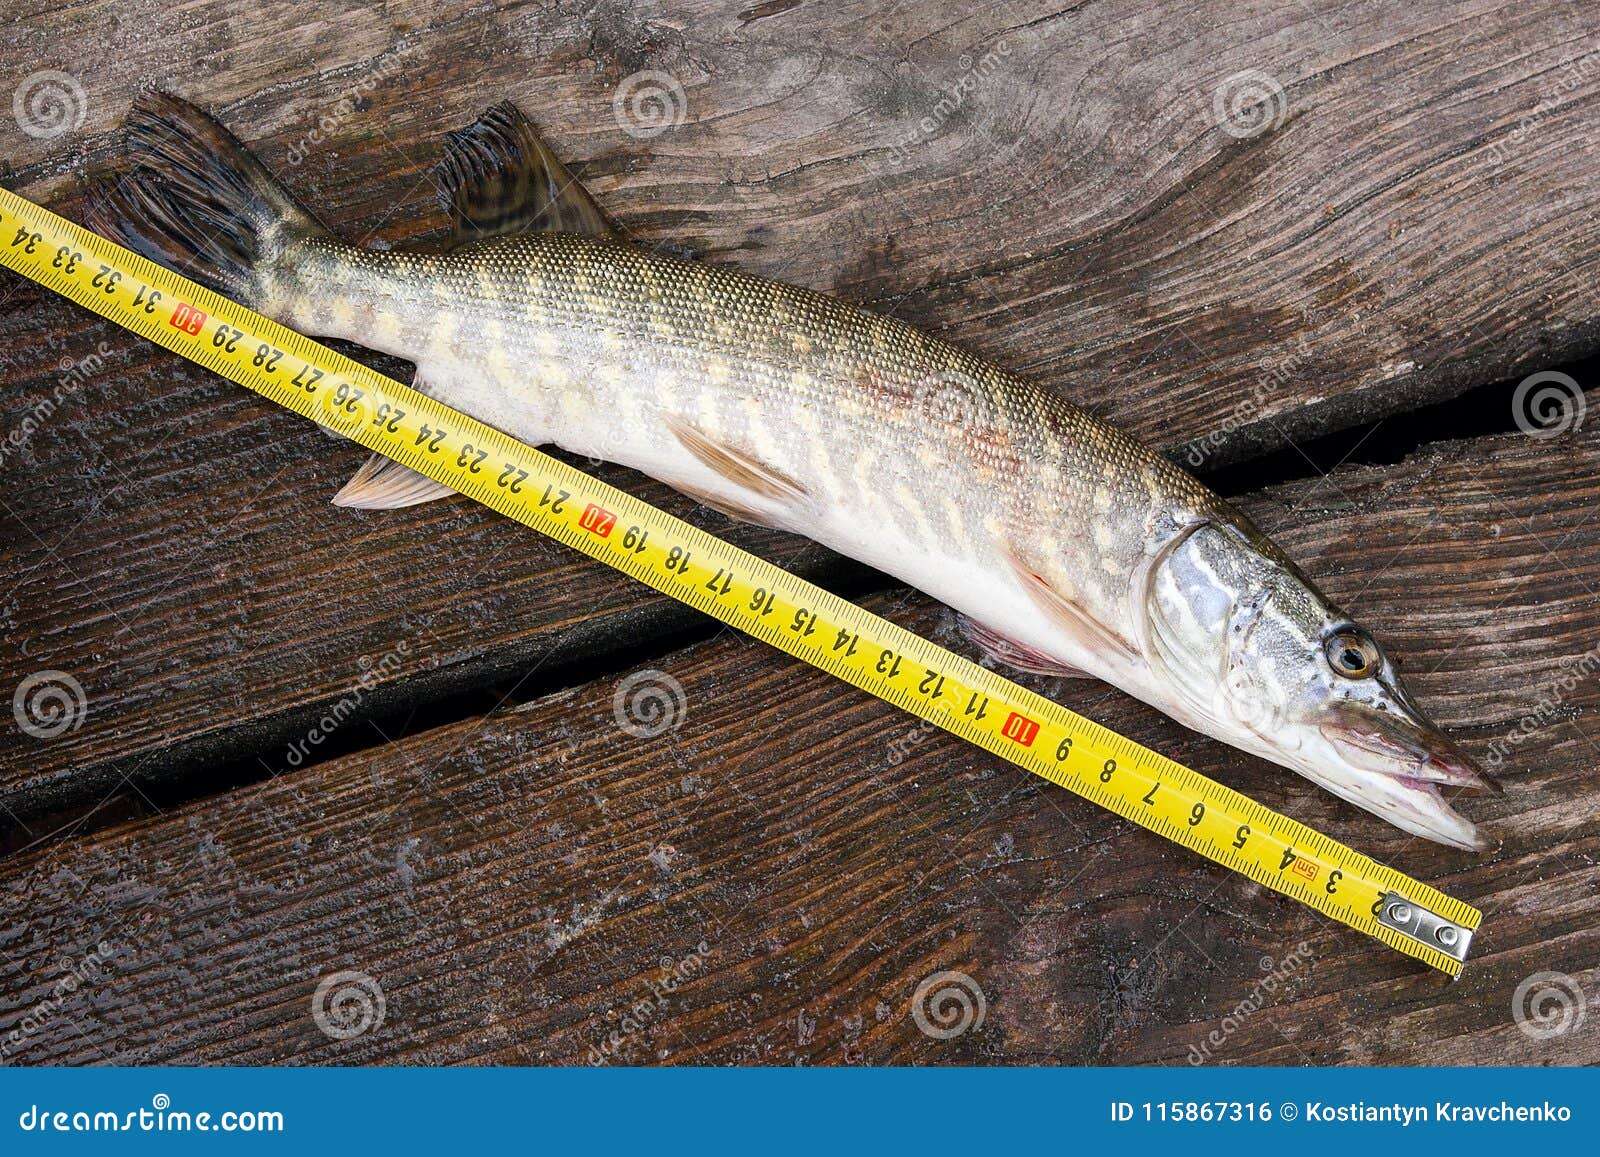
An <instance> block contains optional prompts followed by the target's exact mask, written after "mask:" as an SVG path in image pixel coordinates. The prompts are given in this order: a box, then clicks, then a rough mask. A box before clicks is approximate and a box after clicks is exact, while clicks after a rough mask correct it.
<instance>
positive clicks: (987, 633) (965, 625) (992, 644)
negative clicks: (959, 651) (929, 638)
mask: <svg viewBox="0 0 1600 1157" xmlns="http://www.w3.org/2000/svg"><path fill="white" fill-rule="evenodd" d="M956 621H957V623H958V625H959V626H960V628H961V636H962V638H964V639H966V640H967V642H969V643H971V644H972V645H973V646H975V647H977V648H978V650H980V651H982V652H983V653H984V654H985V655H987V656H988V657H989V658H991V659H993V660H994V661H995V662H996V663H1002V664H1004V665H1005V666H1007V667H1011V668H1013V669H1015V670H1018V671H1028V672H1031V673H1032V674H1035V675H1054V676H1056V677H1058V678H1062V679H1093V678H1095V676H1093V675H1091V674H1089V672H1087V671H1082V670H1079V669H1078V668H1077V667H1074V666H1071V665H1070V664H1067V663H1063V662H1061V660H1059V659H1056V658H1053V657H1052V656H1050V655H1046V654H1045V653H1044V652H1043V651H1036V650H1034V649H1033V648H1032V647H1030V646H1028V644H1026V643H1019V642H1017V640H1015V639H1012V638H1008V637H1007V636H1005V635H1002V634H1001V633H1000V632H999V631H996V630H994V629H992V628H990V627H986V626H984V625H983V624H982V623H980V622H978V620H976V619H973V618H969V617H967V616H966V615H959V616H957V620H956Z"/></svg>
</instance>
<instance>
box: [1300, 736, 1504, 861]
mask: <svg viewBox="0 0 1600 1157" xmlns="http://www.w3.org/2000/svg"><path fill="white" fill-rule="evenodd" d="M1290 766H1292V767H1293V770H1295V771H1297V772H1299V773H1300V774H1301V775H1303V776H1305V777H1306V778H1307V779H1309V780H1311V781H1312V782H1313V783H1315V784H1317V785H1318V786H1319V787H1322V788H1323V789H1325V790H1327V791H1329V792H1332V793H1333V794H1334V795H1336V796H1338V797H1339V798H1340V799H1343V800H1347V801H1349V802H1350V803H1353V804H1355V805H1356V806H1357V807H1360V808H1365V809H1366V810H1367V811H1370V812H1373V813H1374V814H1376V815H1379V816H1381V817H1382V818H1383V819H1385V820H1387V821H1388V822H1389V823H1391V824H1393V825H1394V826H1395V827H1397V828H1399V829H1401V830H1402V831H1406V832H1410V833H1411V834H1412V835H1415V836H1421V837H1423V838H1424V839H1428V840H1433V841H1434V842H1436V843H1440V844H1445V845H1447V846H1449V847H1452V848H1460V849H1461V850H1463V851H1469V852H1482V851H1488V850H1489V849H1490V848H1492V847H1494V841H1493V840H1492V839H1490V838H1489V837H1488V836H1487V835H1485V834H1484V833H1483V832H1482V831H1481V830H1479V828H1478V827H1477V825H1476V824H1474V823H1473V822H1472V821H1471V820H1469V819H1467V818H1466V817H1465V816H1463V815H1461V813H1460V812H1458V811H1456V810H1455V808H1454V807H1452V806H1451V799H1452V798H1453V797H1454V795H1457V794H1461V793H1463V792H1471V791H1474V790H1481V789H1482V788H1481V787H1480V785H1479V784H1475V783H1471V782H1466V778H1467V777H1466V774H1465V772H1466V770H1467V769H1465V768H1462V769H1458V770H1456V771H1455V772H1454V775H1455V778H1456V780H1458V781H1460V782H1452V781H1451V780H1447V779H1445V778H1443V777H1442V776H1436V777H1435V778H1425V777H1424V776H1425V774H1430V773H1436V772H1438V771H1439V770H1440V769H1439V768H1437V767H1433V768H1426V767H1422V766H1419V765H1416V764H1409V763H1403V762H1400V761H1395V762H1394V763H1393V764H1392V765H1390V766H1389V767H1388V768H1387V769H1386V770H1385V769H1380V768H1379V767H1377V766H1376V765H1375V764H1374V763H1373V762H1372V761H1369V760H1363V761H1362V762H1361V763H1357V762H1355V761H1353V760H1352V759H1350V758H1349V746H1348V745H1347V744H1345V743H1343V742H1341V741H1338V740H1330V739H1328V738H1327V737H1325V736H1322V735H1318V736H1316V737H1315V738H1314V739H1313V740H1312V741H1311V742H1308V743H1307V744H1306V745H1305V747H1304V748H1303V749H1302V750H1301V751H1300V752H1297V753H1296V758H1295V760H1294V762H1293V763H1292V764H1291V765H1290ZM1479 778H1480V779H1481V780H1482V781H1483V785H1482V786H1487V785H1489V784H1493V781H1492V780H1488V778H1487V777H1485V776H1481V774H1480V776H1479ZM1496 788H1498V785H1497V784H1496V785H1494V786H1493V787H1490V788H1489V790H1495V789H1496ZM1447 790H1449V791H1451V793H1452V794H1451V796H1450V797H1447V796H1446V794H1445V793H1446V791H1447Z"/></svg>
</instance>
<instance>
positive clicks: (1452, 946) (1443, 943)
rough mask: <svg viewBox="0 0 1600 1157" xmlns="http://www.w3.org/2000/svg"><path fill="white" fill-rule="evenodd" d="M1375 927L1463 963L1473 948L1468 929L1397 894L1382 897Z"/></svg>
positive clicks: (1470, 932) (1469, 929) (1388, 893)
mask: <svg viewBox="0 0 1600 1157" xmlns="http://www.w3.org/2000/svg"><path fill="white" fill-rule="evenodd" d="M1378 923H1379V924H1382V925H1383V926H1384V927H1385V928H1393V929H1394V930H1395V931H1396V932H1400V933H1402V934H1404V935H1406V936H1409V937H1411V939H1413V940H1415V941H1416V942H1417V943H1418V944H1425V945H1427V946H1428V947H1429V948H1433V949H1436V950H1438V951H1440V952H1443V953H1444V954H1445V955H1446V956H1448V957H1450V958H1451V959H1452V960H1459V961H1462V962H1463V963H1464V962H1465V961H1466V959H1467V951H1468V950H1469V949H1470V948H1471V947H1472V929H1471V928H1463V927H1461V925H1459V924H1452V923H1450V921H1448V920H1446V919H1445V918H1444V917H1443V916H1440V915H1439V914H1438V913H1437V912H1430V911H1429V910H1428V909H1426V908H1424V907H1423V906H1422V905H1421V904H1418V903H1416V902H1415V901H1412V900H1408V899H1406V898H1405V897H1404V896H1402V895H1401V894H1400V893H1399V892H1385V893H1384V894H1383V900H1382V902H1381V905H1380V907H1379V908H1378Z"/></svg>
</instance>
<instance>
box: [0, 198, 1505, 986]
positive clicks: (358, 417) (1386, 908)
mask: <svg viewBox="0 0 1600 1157" xmlns="http://www.w3.org/2000/svg"><path fill="white" fill-rule="evenodd" d="M0 262H3V263H4V264H5V265H7V266H9V267H10V268H12V269H14V270H16V271H17V272H18V273H21V274H22V275H23V276H25V277H29V278H32V279H33V280H34V281H37V282H38V283H39V284H41V285H43V286H45V287H46V288H49V289H53V290H55V291H56V292H57V293H60V294H63V295H65V296H66V297H70V298H71V299H72V300H73V301H76V302H77V303H78V304H80V305H83V306H85V307H87V308H88V309H91V310H93V311H94V312H95V313H98V314H101V315H102V316H104V317H107V318H110V319H111V320H112V321H114V322H116V323H117V324H118V325H121V326H124V327H126V328H128V329H130V330H132V331H133V332H134V333H137V334H139V335H141V336H143V337H146V338H149V339H150V340H151V341H153V342H156V343H157V344H158V345H163V346H165V347H167V348H168V349H170V350H172V351H173V352H175V353H177V354H180V355H181V356H183V357H186V358H188V359H190V360H191V361H194V362H198V363H199V364H200V365H203V366H205V367H207V368H208V369H212V370H215V371H216V372H217V373H219V374H221V375H223V376H224V377H227V378H231V379H233V380H234V381H235V382H238V383H239V384H240V385H243V386H248V387H249V388H250V389H252V390H254V391H256V392H257V393H259V394H262V395H264V396H265V397H267V398H269V399H271V400H272V401H274V402H277V403H278V404H279V405H280V406H284V407H287V408H288V409H290V410H293V411H294V412H295V413H297V414H300V415H302V416H303V417H307V418H310V419H311V420H312V421H314V422H317V423H319V424H321V425H323V426H326V427H328V428H329V429H331V430H335V431H337V432H338V433H341V434H344V435H345V436H346V437H349V438H352V439H354V440H355V441H357V442H360V443H361V444H362V445H363V446H366V447H368V448H369V449H372V450H376V451H378V452H379V453H381V454H385V455H387V456H388V457H390V458H394V459H396V460H398V461H400V462H402V463H404V464H405V465H407V466H409V467H411V468H412V469H413V470H416V471H419V472H420V473H422V474H426V475H427V476H428V477H430V478H433V479H435V480H437V481H439V482H443V483H445V484H447V485H449V486H451V487H454V488H455V489H456V490H459V491H460V492H461V493H463V494H466V495H468V496H469V497H472V498H475V499H477V500H478V501H479V502H482V503H484V504H485V505H487V506H491V507H493V508H494V509H495V510H498V511H499V512H500V513H501V514H504V515H506V516H507V517H508V518H513V519H515V520H516V521H518V522H520V523H523V524H524V525H526V526H531V527H532V528H533V529H535V530H538V531H542V532H543V533H545V534H548V535H550V536H552V537H554V538H557V539H560V540H561V541H562V542H564V543H566V544H567V545H568V546H570V547H573V548H574V549H576V550H580V551H582V552H583V553H584V554H587V555H589V556H590V557H591V558H595V559H598V560H599V561H601V562H603V563H606V564H607V565H608V566H613V567H615V568H617V569H618V570H620V571H622V572H624V573H625V574H629V575H632V576H633V577H634V578H636V579H638V580H639V581H640V582H643V583H647V584H649V585H650V586H652V587H654V588H655V589H656V590H658V591H661V592H662V593H663V594H666V595H670V596H671V597H672V598H675V599H677V600H679V601H680V602H684V603H687V604H688V605H689V606H692V607H694V608H695V609H696V610H700V611H704V612H705V613H706V614H708V615H711V616H712V617H714V618H717V619H721V620H722V621H723V622H725V623H727V624H729V625H730V626H734V627H737V628H739V629H740V630H742V631H745V632H747V633H749V634H751V635H754V636H755V637H756V638H758V639H761V640H762V641H763V642H766V643H770V644H771V645H772V646H774V647H777V648H778V649H779V650H781V651H786V652H788V653H789V654H791V655H793V656H795V657H796V658H797V659H802V660H804V661H805V662H807V663H810V664H812V665H813V666H815V667H820V668H821V669H822V670H824V671H827V672H828V673H829V674H831V675H836V676H838V677H839V678H840V679H843V680H845V681H846V682H849V683H853V684H855V685H856V686H857V687H860V688H861V689H862V690H864V691H868V692H870V693H871V694H873V695H876V696H878V697H879V698H880V699H884V700H887V701H888V702H890V703H893V704H894V705H895V706H896V707H900V708H902V709H904V710H906V711H908V712H910V713H911V714H913V715H916V716H919V717H921V718H922V719H925V720H927V721H928V722H930V723H934V724H936V725H938V726H940V727H943V728H944V729H946V730H947V731H951V732H953V733H954V734H956V735H959V736H960V737H961V738H963V739H965V740H968V741H969V742H972V743H975V744H977V745H978V746H980V747H983V748H986V749H987V750H989V751H991V752H993V753H994V754H995V755H998V756H1000V757H1001V758H1003V759H1007V760H1010V761H1011V762H1012V763H1015V764H1017V765H1018V766H1020V767H1022V768H1025V769H1026V770H1028V771H1031V772H1033V773H1034V774H1036V775H1041V776H1043V777H1044V778H1046V779H1048V780H1049V781H1050V782H1052V783H1055V784H1059V785H1060V786H1062V787H1065V788H1068V789H1069V790H1071V791H1074V792H1077V793H1078V794H1079V795H1081V796H1084V797H1086V798H1088V799H1090V800H1093V801H1094V802H1095V803H1097V804H1099V805H1100V806H1101V807H1105V808H1109V809H1110V810H1111V811H1114V812H1116V813H1117V814H1118V815H1120V816H1122V817H1123V818H1125V819H1128V820H1131V821H1133V822H1134V823H1136V824H1139V825H1140V826H1142V827H1145V828H1148V829H1150V830H1151V831H1153V832H1155V833H1157V834H1158V835H1161V836H1165V837H1166V838H1167V839H1169V840H1172V841H1174V842H1175V843H1179V844H1182V845H1183V846H1184V847H1186V848H1189V849H1191V850H1192V851H1195V852H1198V853H1199V854H1200V855H1202V856H1205V857H1206V858H1207V859H1210V860H1214V861H1216V862H1217V863H1219V864H1222V865H1223V866H1224V867H1228V868H1231V869H1233V870H1234V871H1236V872H1242V873H1244V874H1245V875H1246V876H1249V877H1250V878H1251V879H1252V880H1255V881H1256V882H1257V883H1260V884H1263V885H1265V886H1266V887H1269V888H1273V889H1276V890H1277V891H1279V892H1283V893H1285V894H1286V895H1289V896H1292V897H1294V898H1295V899H1297V900H1300V901H1301V902H1303V903H1305V904H1309V905H1310V906H1311V907H1313V908H1316V909H1318V910H1320V911H1322V912H1324V913H1326V914H1327V915H1329V916H1331V917H1333V918H1334V919H1335V920H1340V921H1343V922H1344V923H1346V924H1348V925H1350V926H1351V927H1352V928H1355V929H1357V930H1359V931H1361V932H1365V933H1367V934H1368V935H1370V936H1375V937H1377V938H1378V939H1380V940H1382V941H1384V942H1385V943H1386V944H1389V945H1390V946H1391V947H1394V948H1397V949H1399V950H1400V951H1401V952H1404V953H1406V954H1408V955H1410V956H1414V957H1416V958H1418V959H1419V960H1423V961H1425V962H1427V963H1428V964H1430V965H1432V966H1433V967H1434V968H1438V969H1441V970H1443V971H1445V972H1448V973H1450V974H1451V975H1452V976H1457V975H1460V972H1461V966H1462V963H1463V961H1465V959H1466V955H1467V948H1468V945H1469V944H1470V943H1471V940H1472V933H1473V930H1474V929H1476V928H1477V927H1478V923H1479V921H1480V919H1481V916H1480V914H1479V913H1478V912H1477V911H1476V910H1474V909H1473V908H1471V907H1469V906H1468V905H1466V904H1463V903H1461V902H1460V901H1458V900H1453V899H1451V898H1450V897H1449V896H1446V895H1444V894H1443V893H1441V892H1438V891H1436V890H1434V889H1433V888H1430V887H1428V886H1427V885H1425V884H1421V883H1418V882H1417V881H1415V880H1412V879H1410V878H1409V877H1407V876H1405V875H1403V874H1401V873H1400V872H1397V871H1394V870H1393V869H1391V868H1387V867H1384V866H1383V865H1381V864H1378V863H1375V862H1374V861H1373V860H1371V859H1369V858H1368V857H1366V856H1363V855H1359V854H1358V853H1356V852H1354V851H1351V850H1350V849H1349V848H1347V847H1345V846H1343V845H1342V844H1339V843H1336V842H1335V841H1333V840H1330V839H1328V838H1327V837H1325V836H1322V835H1320V834H1318V833H1317V832H1314V831H1312V830H1311V829H1310V828H1308V827H1305V826H1304V825H1303V824H1299V823H1296V822H1295V821H1294V820H1291V819H1289V818H1287V817H1285V816H1282V815H1279V814H1278V813H1276V812H1274V811H1271V810H1269V809H1267V808H1264V807H1262V806H1261V805H1260V804H1257V803H1254V802H1252V801H1251V800H1250V799H1248V798H1247V797H1245V796H1243V795H1240V794H1239V793H1238V792H1236V791H1233V790H1232V789H1230V788H1227V787H1224V786H1222V785H1221V784H1219V783H1216V782H1215V781H1213V780H1210V779H1207V778H1206V777H1205V776H1203V775H1200V774H1198V773H1196V772H1194V771H1191V770H1189V769H1188V768H1186V767H1183V766H1182V765H1180V764H1177V763H1174V762H1173V761H1172V760H1170V759H1167V758H1166V757H1165V756H1162V755H1159V754H1157V753H1156V752H1154V751H1151V750H1149V749H1148V748H1145V747H1141V746H1140V745H1139V744H1137V743H1134V742H1132V741H1131V740H1128V739H1124V738H1123V737H1122V736H1120V735H1117V734H1116V733H1114V732H1112V731H1108V730H1106V729H1105V728H1104V727H1101V726H1100V725H1098V724H1096V723H1093V722H1091V721H1090V720H1087V719H1084V718H1083V717H1081V716H1079V715H1076V714H1074V713H1073V712H1071V711H1068V710H1066V709H1065V708H1064V707H1061V706H1059V705H1057V704H1055V703H1052V702H1050V701H1049V700H1047V699H1044V698H1042V697H1041V696H1039V695H1036V694H1034V693H1033V692H1032V691H1029V690H1027V689H1026V688H1023V687H1019V686H1018V685H1017V684H1015V683H1013V682H1011V681H1010V680H1008V679H1006V678H1004V677H1003V676H1001V675H997V674H995V673H994V672H992V671H988V670H986V669H984V668H982V667H980V666H978V665H977V664H976V663H972V662H969V661H968V660H966V659H963V658H961V657H959V656H957V655H954V654H952V653H950V652H949V651H946V650H944V649H943V648H941V647H938V646H936V645H934V644H933V643H931V642H929V641H928V640H926V639H923V638H921V637H919V636H917V635H914V634H912V633H911V632H909V631H906V630H904V629H903V628H901V627H897V626H895V625H894V624H893V623H891V622H889V621H888V620H886V619H882V618H879V617H878V616H877V615H874V614H872V613H870V612H869V611H865V610H863V609H861V608H860V607H858V606H856V605H855V604H854V603H850V602H847V601H845V600H844V599H841V598H838V597H836V596H834V595H831V594H829V593H828V592H827V591H824V590H822V589H821V588H819V587H816V586H813V585H812V584H811V583H808V582H805V581H804V580H802V579H799V578H796V577H795V576H794V575H791V574H789V573H788V572H787V571H785V570H783V569H781V568H779V567H776V566H774V565H772V564H771V563H768V562H765V561H763V560H762V559H759V558H757V557H756V556H754V555H752V554H749V553H748V552H746V551H743V550H740V549H739V548H738V547H735V546H731V545H729V544H728V543H726V542H723V541H721V540H720V539H717V538H715V537H713V536H711V535H709V534H706V533H705V532H704V531H702V530H699V529H697V528H695V527H693V526H690V525H689V524H688V523H686V522H683V521H681V520H679V519H677V518H674V517H672V516H671V515H669V514H666V513H664V512H662V511H660V510H657V509H655V508H654V507H652V506H650V505H648V504H647V503H644V502H641V501H639V500H638V499H636V498H634V497H632V496H631V495H628V494H625V493H623V492H622V491H620V490H618V489H616V488H615V487H612V486H608V485H606V484H605V483H603V482H599V481H597V480H595V479H593V478H591V477H589V476H588V475H587V474H584V473H582V472H581V471H578V470H574V469H572V468H571V467H569V466H567V465H565V464H564V463H561V462H558V461H556V460H555V459H554V458H551V457H550V456H549V455H547V454H542V453H540V452H539V451H538V450H535V449H533V448H532V447H531V446H527V445H524V444H523V443H521V442H519V441H517V440H516V439H515V438H512V437H509V436H508V435H506V434H503V433H501V432H500V431H498V430H495V429H492V428H490V427H489V426H486V425H484V424H483V423H482V422H479V421H477V420H476V419H473V418H470V417H468V416H467V415H466V414H463V413H461V412H459V411H457V410H453V409H451V408H450V407H449V406H446V405H444V404H443V403H441V402H436V401H434V400H433V399H431V398H427V397H424V396H423V395H422V394H419V393H417V392H416V391H415V390H413V389H411V388H410V387H408V386H405V385H402V384H401V383H399V382H397V381H394V380H393V379H391V378H387V377H384V376H383V375H382V374H379V373H376V372H374V371H373V370H370V369H368V368H367V367H365V366H363V365H360V364H358V363H356V362H354V361H351V360H350V359H349V358H347V357H344V356H342V355H340V354H338V353H335V352H334V351H333V350H331V349H328V348H327V347H326V346H323V345H321V344H319V343H317V342H315V341H312V340H311V339H309V338H306V337H303V336H301V335H300V334H297V333H294V332H292V331H290V330H288V329H285V328H284V327H283V326H281V325H279V324H277V323H276V322H273V321H269V320H268V319H267V318H264V317H262V316H261V315H259V314H257V313H254V312H252V311H250V310H248V309H245V308H244V307H242V306H240V305H236V304H235V303H233V302H231V301H228V300H227V299H225V298H223V297H220V296H219V295H217V294H215V293H213V292H211V291H210V290H208V289H205V288H204V287H202V286H200V285H197V284H195V283H194V282H192V281H189V280H188V279H187V278H184V277H181V276H179V275H177V274H175V273H172V272H170V271H168V270H166V269H163V268H161V267H159V266H157V265H155V264H153V263H152V262H150V261H147V260H145V259H144V258H142V257H140V256H138V255H137V254H134V253H131V252H129V251H128V250H126V249H124V248H122V247H121V246H120V245H115V244H113V243H112V242H110V241H107V240H105V239H104V238H101V237H98V236H96V235H95V234H93V233H90V232H89V231H88V230H86V229H83V228H81V227H80V226H77V225H74V224H73V223H72V222H70V221H68V220H66V219H65V218H63V217H58V216H56V215H55V214H54V213H51V212H49V211H48V210H45V209H41V208H39V207H38V206H37V205H34V204H33V203H32V202H30V201H26V200H24V199H23V198H21V197H18V196H16V195H14V194H12V193H10V192H7V191H6V190H4V189H0Z"/></svg>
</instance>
